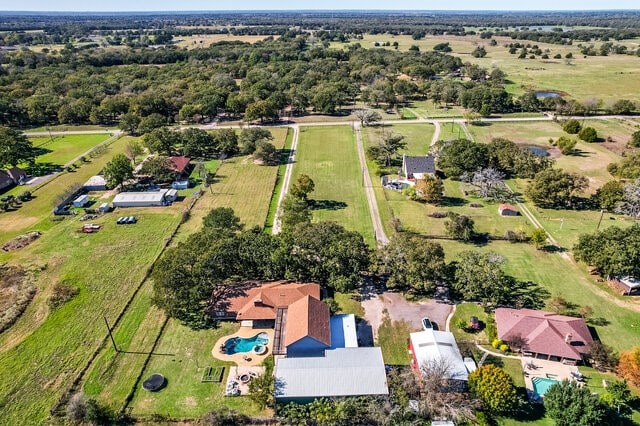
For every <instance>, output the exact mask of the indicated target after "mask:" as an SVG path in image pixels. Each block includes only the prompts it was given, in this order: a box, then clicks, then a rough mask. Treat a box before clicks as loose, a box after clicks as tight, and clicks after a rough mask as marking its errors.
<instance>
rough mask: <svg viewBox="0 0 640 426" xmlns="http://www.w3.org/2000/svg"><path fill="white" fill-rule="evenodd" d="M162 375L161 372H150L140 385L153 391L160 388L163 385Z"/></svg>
mask: <svg viewBox="0 0 640 426" xmlns="http://www.w3.org/2000/svg"><path fill="white" fill-rule="evenodd" d="M164 382H165V380H164V376H163V375H162V374H158V373H156V374H152V375H151V377H149V378H148V379H147V380H145V381H144V382H143V383H142V387H143V388H144V389H145V390H148V391H149V392H155V391H157V390H160V389H162V387H163V386H164Z"/></svg>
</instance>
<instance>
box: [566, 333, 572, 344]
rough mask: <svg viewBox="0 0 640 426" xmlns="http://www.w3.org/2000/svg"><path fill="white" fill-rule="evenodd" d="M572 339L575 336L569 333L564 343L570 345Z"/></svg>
mask: <svg viewBox="0 0 640 426" xmlns="http://www.w3.org/2000/svg"><path fill="white" fill-rule="evenodd" d="M572 337H573V336H572V335H571V333H567V335H566V336H565V338H564V342H565V343H567V344H570V343H571V338H572Z"/></svg>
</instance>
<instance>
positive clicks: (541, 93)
mask: <svg viewBox="0 0 640 426" xmlns="http://www.w3.org/2000/svg"><path fill="white" fill-rule="evenodd" d="M535 94H536V97H537V98H559V97H560V96H561V95H560V93H558V92H551V91H546V90H541V91H538V92H535Z"/></svg>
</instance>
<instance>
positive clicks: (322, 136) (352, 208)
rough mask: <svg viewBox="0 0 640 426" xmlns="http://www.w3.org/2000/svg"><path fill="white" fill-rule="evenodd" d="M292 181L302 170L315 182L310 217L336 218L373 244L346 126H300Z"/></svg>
mask: <svg viewBox="0 0 640 426" xmlns="http://www.w3.org/2000/svg"><path fill="white" fill-rule="evenodd" d="M297 151H298V152H297V155H296V163H295V166H294V169H293V175H292V182H295V180H296V179H297V177H298V175H300V174H303V173H304V174H306V175H308V176H309V177H311V179H313V181H314V182H315V191H314V192H312V193H311V195H310V198H312V199H313V200H315V202H316V207H315V209H314V211H313V218H314V219H315V220H317V221H327V220H328V221H331V220H333V221H336V222H339V223H340V224H342V225H343V226H344V227H345V228H347V229H349V230H351V231H357V232H359V233H360V234H362V236H363V237H364V239H365V241H367V242H368V243H370V244H373V231H372V229H373V227H372V224H371V217H370V216H369V210H368V206H367V201H366V199H365V192H364V189H363V187H362V184H363V179H362V170H361V169H360V165H359V163H358V154H357V151H356V143H355V137H354V135H353V131H352V129H351V128H350V127H347V126H326V127H303V128H301V129H300V140H299V142H298V150H297Z"/></svg>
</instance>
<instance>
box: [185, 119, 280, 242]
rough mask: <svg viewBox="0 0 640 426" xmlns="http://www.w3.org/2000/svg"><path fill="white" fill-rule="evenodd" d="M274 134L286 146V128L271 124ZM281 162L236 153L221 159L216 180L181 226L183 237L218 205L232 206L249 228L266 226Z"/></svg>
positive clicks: (275, 139) (276, 139)
mask: <svg viewBox="0 0 640 426" xmlns="http://www.w3.org/2000/svg"><path fill="white" fill-rule="evenodd" d="M269 130H270V131H271V133H272V134H273V140H272V141H271V143H273V145H274V146H275V147H276V148H277V149H282V148H283V147H284V144H285V139H286V137H287V129H286V128H269ZM277 174H278V166H263V165H258V164H254V163H253V161H252V160H251V158H250V157H247V156H243V157H232V158H230V159H227V160H224V162H222V163H220V165H219V167H218V169H217V171H216V174H215V178H214V183H213V184H212V185H211V186H210V187H209V188H208V189H205V192H204V194H203V195H202V197H201V198H200V200H198V202H197V203H196V205H195V207H194V208H193V209H192V210H191V213H190V219H189V221H187V222H186V223H184V224H183V225H182V226H181V227H180V230H179V233H178V236H177V239H178V240H180V239H182V238H185V237H186V236H188V235H190V234H191V233H193V232H196V231H197V230H198V229H200V226H201V225H202V218H203V217H204V216H206V214H207V213H209V211H211V210H212V209H214V208H216V207H231V208H232V209H233V210H234V211H235V213H236V215H237V216H238V217H239V218H240V219H241V220H242V222H243V223H244V224H245V227H246V228H251V227H253V226H256V225H257V226H260V227H262V226H264V224H265V219H266V217H267V213H268V211H269V203H270V201H271V195H272V192H273V188H274V185H275V184H276V177H277Z"/></svg>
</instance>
